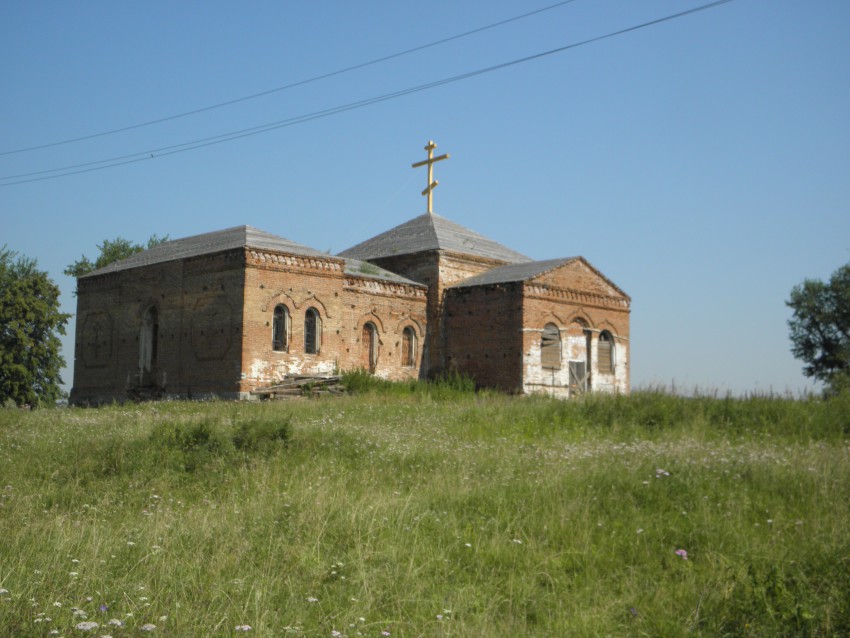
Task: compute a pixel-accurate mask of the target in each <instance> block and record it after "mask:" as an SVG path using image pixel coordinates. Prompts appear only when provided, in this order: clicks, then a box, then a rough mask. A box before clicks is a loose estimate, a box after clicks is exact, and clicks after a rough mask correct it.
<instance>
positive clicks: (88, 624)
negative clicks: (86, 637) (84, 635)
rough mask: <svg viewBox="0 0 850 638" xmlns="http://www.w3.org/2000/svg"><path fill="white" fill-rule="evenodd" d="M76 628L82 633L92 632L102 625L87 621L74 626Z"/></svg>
mask: <svg viewBox="0 0 850 638" xmlns="http://www.w3.org/2000/svg"><path fill="white" fill-rule="evenodd" d="M74 627H75V628H76V629H79V630H80V631H91V630H92V629H97V628H98V627H100V625H98V624H97V623H96V622H92V621H91V620H87V621H85V622H78V623H77V624H76V625H74Z"/></svg>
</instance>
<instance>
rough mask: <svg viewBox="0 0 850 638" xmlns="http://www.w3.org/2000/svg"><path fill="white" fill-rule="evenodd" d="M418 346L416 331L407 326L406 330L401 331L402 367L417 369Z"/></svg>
mask: <svg viewBox="0 0 850 638" xmlns="http://www.w3.org/2000/svg"><path fill="white" fill-rule="evenodd" d="M408 335H409V336H408ZM405 337H407V339H405ZM416 345H417V344H416V331H415V330H414V329H413V326H405V327H404V330H402V331H401V365H402V367H405V368H415V367H416Z"/></svg>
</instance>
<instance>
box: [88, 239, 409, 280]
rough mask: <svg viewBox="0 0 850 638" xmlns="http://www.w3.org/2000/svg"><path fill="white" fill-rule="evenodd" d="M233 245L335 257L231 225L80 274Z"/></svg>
mask: <svg viewBox="0 0 850 638" xmlns="http://www.w3.org/2000/svg"><path fill="white" fill-rule="evenodd" d="M236 248H257V249H260V250H271V251H274V252H277V253H284V254H287V255H301V256H304V257H324V258H328V259H339V257H334V256H333V255H329V254H328V253H324V252H322V251H320V250H316V249H315V248H310V247H309V246H304V245H303V244H298V243H296V242H294V241H290V240H289V239H286V238H284V237H279V236H277V235H272V234H271V233H267V232H266V231H264V230H259V229H258V228H254V227H253V226H234V227H233V228H226V229H224V230H217V231H214V232H211V233H203V234H202V235H193V236H192V237H184V238H182V239H174V240H172V241H167V242H163V243H162V244H159V245H158V246H154V247H153V248H149V249H148V250H143V251H142V252H139V253H136V254H134V255H130V256H129V257H127V258H125V259H122V260H120V261H116V262H113V263H111V264H109V265H108V266H104V267H103V268H100V269H98V270H95V271H92V272H90V273H88V274H86V275H83V276H82V277H92V276H95V275H103V274H106V273H110V272H118V271H121V270H129V269H130V268H139V267H142V266H150V265H152V264H161V263H165V262H168V261H175V260H178V259H187V258H190V257H198V256H200V255H211V254H214V253H219V252H223V251H226V250H233V249H236ZM344 261H345V272H346V274H349V275H356V276H358V277H366V278H370V279H383V280H388V281H395V282H398V283H405V284H411V285H416V286H419V285H420V284H417V283H416V282H413V281H411V280H409V279H405V278H404V277H401V276H399V275H397V274H395V273H392V272H390V271H388V270H384V269H383V268H378V267H377V266H374V265H372V264H368V265H364V264H363V263H362V262H361V261H359V260H357V259H344ZM82 277H81V278H82Z"/></svg>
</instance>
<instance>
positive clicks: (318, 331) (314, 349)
mask: <svg viewBox="0 0 850 638" xmlns="http://www.w3.org/2000/svg"><path fill="white" fill-rule="evenodd" d="M321 342H322V320H321V318H320V317H319V312H318V311H317V310H316V309H315V308H308V309H307V314H306V315H305V316H304V352H306V353H307V354H318V352H319V348H321Z"/></svg>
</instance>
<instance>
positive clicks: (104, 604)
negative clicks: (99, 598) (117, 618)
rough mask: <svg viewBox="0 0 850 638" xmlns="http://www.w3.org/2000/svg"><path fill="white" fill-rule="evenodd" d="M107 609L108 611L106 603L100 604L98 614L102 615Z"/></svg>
mask: <svg viewBox="0 0 850 638" xmlns="http://www.w3.org/2000/svg"><path fill="white" fill-rule="evenodd" d="M107 609H109V605H107V604H106V603H101V605H100V613H104V612H105V611H106V610H107Z"/></svg>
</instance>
